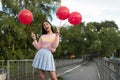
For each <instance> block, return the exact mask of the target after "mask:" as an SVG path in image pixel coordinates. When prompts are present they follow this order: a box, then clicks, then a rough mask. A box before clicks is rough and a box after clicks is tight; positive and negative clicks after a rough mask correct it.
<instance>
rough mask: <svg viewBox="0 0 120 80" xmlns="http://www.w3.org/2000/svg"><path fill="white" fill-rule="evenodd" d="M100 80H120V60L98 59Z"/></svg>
mask: <svg viewBox="0 0 120 80" xmlns="http://www.w3.org/2000/svg"><path fill="white" fill-rule="evenodd" d="M96 64H97V69H98V72H99V76H100V80H120V60H119V59H109V58H104V59H98V60H96Z"/></svg>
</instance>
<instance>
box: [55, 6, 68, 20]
mask: <svg viewBox="0 0 120 80" xmlns="http://www.w3.org/2000/svg"><path fill="white" fill-rule="evenodd" d="M56 16H57V17H58V18H59V19H61V20H65V19H67V18H68V17H69V16H70V11H69V9H68V8H67V7H65V6H60V7H59V8H58V9H57V11H56Z"/></svg>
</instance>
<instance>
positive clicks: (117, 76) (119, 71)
mask: <svg viewBox="0 0 120 80" xmlns="http://www.w3.org/2000/svg"><path fill="white" fill-rule="evenodd" d="M115 70H116V73H115V79H116V80H120V64H116V66H115Z"/></svg>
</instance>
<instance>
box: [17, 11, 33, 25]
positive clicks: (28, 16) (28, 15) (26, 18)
mask: <svg viewBox="0 0 120 80" xmlns="http://www.w3.org/2000/svg"><path fill="white" fill-rule="evenodd" d="M18 19H19V21H20V22H21V23H22V24H25V25H29V24H30V23H31V22H32V20H33V15H32V12H31V11H30V10H28V9H23V10H21V11H20V12H19V14H18Z"/></svg>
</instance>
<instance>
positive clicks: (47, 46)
mask: <svg viewBox="0 0 120 80" xmlns="http://www.w3.org/2000/svg"><path fill="white" fill-rule="evenodd" d="M31 37H32V38H33V40H34V41H33V43H32V44H33V46H34V47H35V48H36V49H37V50H38V51H37V53H36V55H35V58H34V60H33V64H32V66H33V67H34V68H37V69H38V72H39V76H40V79H41V80H45V78H46V77H45V73H44V72H45V71H48V72H49V74H50V77H51V80H57V76H56V72H55V71H56V70H55V63H54V58H53V54H52V53H54V52H55V51H56V48H57V47H58V45H59V30H57V31H56V33H54V32H53V28H52V26H51V24H50V23H49V22H48V21H45V22H43V24H42V35H41V37H40V38H39V41H37V40H36V36H35V34H34V33H33V32H32V34H31Z"/></svg>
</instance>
